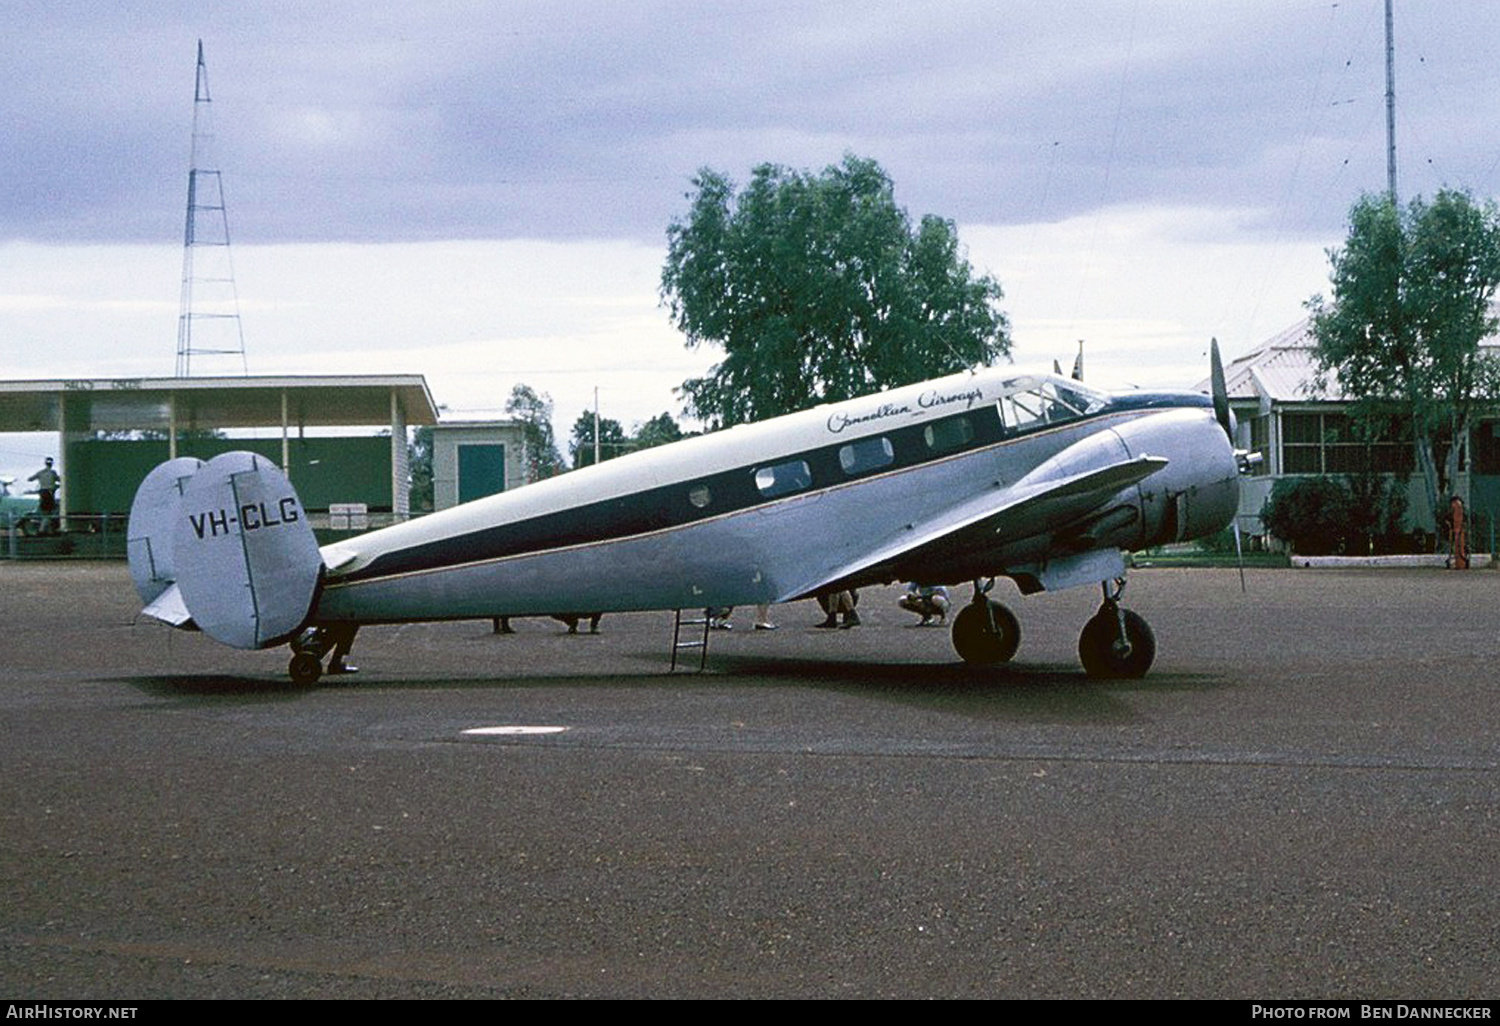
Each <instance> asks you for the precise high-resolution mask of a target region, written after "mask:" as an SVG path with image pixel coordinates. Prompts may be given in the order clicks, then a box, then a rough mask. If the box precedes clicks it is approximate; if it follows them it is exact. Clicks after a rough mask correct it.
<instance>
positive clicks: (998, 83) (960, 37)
mask: <svg viewBox="0 0 1500 1026" xmlns="http://www.w3.org/2000/svg"><path fill="white" fill-rule="evenodd" d="M0 11H3V13H4V15H5V18H4V23H5V25H6V31H5V33H4V34H3V36H0V110H3V116H4V124H5V126H6V133H5V142H4V145H3V146H0V379H13V378H54V377H84V376H87V377H113V376H147V375H169V374H171V373H172V371H173V366H174V354H175V346H176V332H177V321H178V312H179V292H180V286H181V279H182V256H183V251H182V238H183V227H184V208H185V202H186V182H187V169H188V163H189V148H190V141H191V129H192V122H193V113H194V103H193V86H194V61H195V56H196V46H197V41H198V40H199V39H200V38H201V39H202V40H203V43H204V47H205V53H206V58H207V67H208V77H209V88H210V95H211V97H212V103H211V104H209V105H206V108H205V107H204V105H200V110H204V112H205V113H208V114H209V127H211V128H212V130H213V138H212V141H211V144H210V145H209V146H208V147H207V152H206V153H205V154H204V156H203V159H202V160H200V166H204V167H209V168H212V169H216V170H219V171H220V172H221V173H222V174H221V178H222V182H223V187H224V192H225V198H226V200H227V207H228V218H229V223H230V230H231V233H232V239H233V246H232V248H231V252H232V254H233V258H234V271H235V279H236V283H237V287H238V294H239V303H240V311H241V323H242V325H243V329H244V337H245V344H246V350H247V357H248V363H249V369H250V372H251V373H254V374H274V373H332V372H340V371H349V372H398V373H421V374H425V375H426V376H427V378H428V380H429V382H430V384H431V386H432V390H433V392H434V395H435V396H436V398H437V400H438V401H439V402H440V403H443V404H446V405H448V406H449V407H450V408H451V409H452V411H453V412H452V415H453V416H462V417H477V416H486V415H494V414H497V413H498V408H499V406H500V405H501V404H502V403H503V401H504V398H505V396H506V395H507V394H508V393H509V391H510V389H511V386H512V385H514V384H515V383H516V382H518V381H524V382H527V383H529V384H531V385H533V386H534V387H536V388H537V389H539V390H541V391H546V392H549V393H550V394H551V395H552V396H553V398H554V399H555V400H556V402H557V408H558V410H557V413H558V416H557V420H558V427H559V431H560V433H566V431H567V429H568V426H569V425H570V424H571V422H572V420H573V419H574V417H575V416H576V415H577V413H578V412H579V411H580V410H581V409H582V408H583V407H584V406H585V405H588V404H590V403H591V402H592V395H593V390H594V389H595V388H596V387H597V388H598V389H599V392H600V396H601V403H602V405H603V408H604V412H605V414H606V415H611V416H615V417H617V418H618V419H620V420H622V421H623V422H625V424H626V425H627V427H628V426H629V425H630V424H631V423H632V422H635V421H640V420H644V419H646V418H647V417H649V416H651V415H653V414H655V413H658V412H661V411H663V410H669V411H671V412H673V413H674V414H676V413H677V412H678V411H679V404H678V401H677V399H676V397H675V396H674V395H673V394H672V391H671V389H672V387H673V386H674V385H676V384H678V383H679V382H681V381H682V379H683V378H685V377H687V376H689V375H693V374H697V373H701V372H702V371H703V370H704V369H705V368H706V367H707V366H708V364H710V363H711V362H712V361H713V359H714V354H713V353H711V352H693V351H689V350H686V349H685V348H684V347H683V345H682V340H681V337H680V336H679V335H678V334H677V333H676V332H675V331H674V330H673V329H672V327H671V325H670V324H669V323H668V320H667V315H666V312H665V310H664V309H663V308H662V307H661V306H660V302H659V296H658V282H659V277H660V270H661V264H662V258H663V255H664V248H665V230H666V227H667V225H668V224H669V223H670V221H671V220H672V219H673V218H674V217H678V216H681V215H683V214H684V213H685V212H686V210H687V200H686V198H685V196H686V193H687V191H688V190H689V188H690V179H691V177H692V175H693V174H694V172H695V171H696V170H698V169H699V168H701V167H705V166H706V167H712V168H715V169H717V170H721V171H724V172H726V173H728V174H729V175H730V176H731V177H732V178H734V179H736V180H737V181H741V182H743V181H745V180H746V179H748V177H749V174H750V171H751V169H752V168H753V167H754V166H755V165H757V164H759V163H763V162H775V163H780V164H784V165H788V166H792V167H797V168H806V169H814V170H816V169H821V168H822V167H825V166H827V165H829V164H832V163H837V162H838V161H839V160H840V159H842V157H843V155H844V154H845V153H855V154H858V155H860V156H864V157H871V158H874V159H875V160H877V161H879V162H880V163H881V164H882V165H883V166H884V167H885V168H886V170H887V171H888V172H889V174H890V175H891V177H892V178H893V179H894V181H895V184H896V197H897V201H898V202H899V203H900V204H901V205H902V206H903V207H905V208H906V209H907V210H908V212H909V213H910V214H911V216H912V217H913V219H916V218H919V217H920V216H922V215H923V214H928V213H932V214H937V215H940V216H942V217H946V218H950V219H952V220H953V221H955V222H956V223H957V225H958V227H959V232H960V237H961V238H962V240H963V241H964V243H965V244H966V246H967V248H968V252H969V257H970V259H971V261H972V262H973V263H974V265H975V267H976V268H977V269H978V270H980V271H983V272H987V273H990V274H993V275H994V276H995V277H996V278H998V279H999V281H1000V282H1001V285H1002V286H1003V287H1004V289H1005V292H1006V298H1005V301H1004V303H1003V306H1004V308H1005V309H1006V311H1007V312H1008V313H1009V315H1010V317H1011V320H1012V324H1013V329H1014V332H1013V334H1014V340H1015V358H1016V360H1017V363H1019V364H1033V365H1050V364H1051V362H1052V360H1053V359H1059V360H1061V361H1063V363H1064V365H1067V364H1068V363H1069V362H1070V361H1071V359H1072V356H1073V354H1074V353H1075V352H1076V348H1077V340H1078V339H1084V340H1086V352H1087V357H1086V359H1087V362H1088V368H1089V379H1090V380H1091V381H1094V382H1096V383H1098V384H1101V385H1104V386H1107V387H1119V386H1124V385H1128V384H1140V385H1149V386H1174V385H1183V386H1186V385H1191V384H1192V383H1194V382H1195V381H1196V380H1198V379H1199V378H1201V377H1202V376H1203V368H1204V367H1205V366H1206V357H1205V356H1204V354H1205V352H1206V348H1207V342H1208V339H1209V337H1210V336H1218V337H1219V339H1220V340H1221V342H1222V343H1223V344H1224V347H1225V350H1226V354H1227V355H1230V356H1234V355H1238V354H1240V353H1243V352H1246V351H1248V350H1250V349H1252V348H1254V347H1255V346H1256V345H1257V344H1259V343H1260V342H1262V341H1264V340H1265V339H1266V338H1267V337H1269V336H1270V335H1272V334H1274V333H1275V332H1276V331H1278V330H1280V329H1282V328H1284V327H1286V326H1287V325H1289V324H1291V323H1292V322H1294V321H1296V320H1297V319H1298V318H1300V317H1301V316H1302V314H1303V310H1302V306H1301V304H1302V303H1303V302H1304V301H1305V300H1306V299H1307V298H1308V297H1309V296H1311V295H1312V294H1314V293H1316V292H1319V291H1322V290H1324V289H1325V288H1326V270H1327V259H1326V256H1325V250H1326V249H1327V248H1329V247H1332V246H1337V245H1339V244H1340V243H1341V242H1342V240H1343V238H1344V233H1345V217H1346V215H1347V212H1348V210H1349V207H1350V206H1351V205H1352V204H1353V202H1354V201H1355V200H1356V199H1357V198H1358V197H1359V196H1360V194H1361V193H1363V192H1377V191H1380V190H1383V189H1384V188H1385V184H1386V151H1385V99H1384V96H1385V67H1384V25H1383V17H1384V14H1383V2H1382V0H1340V2H1338V3H1331V2H1326V0H1322V2H1315V0H1214V2H1200V0H1180V2H1168V0H1136V2H1128V0H1074V2H1065V3H1057V2H1048V3H1041V2H1006V0H974V2H966V0H948V2H944V0H926V2H923V3H912V2H909V0H908V2H884V0H857V2H844V0H826V2H818V0H733V2H713V0H614V2H609V3H600V2H598V0H593V2H586V3H585V2H574V0H534V2H533V0H492V2H473V3H457V2H449V3H441V2H434V3H410V2H400V3H382V2H374V3H372V2H362V3H358V4H355V3H317V2H295V3H294V2H286V3H269V2H254V0H241V2H235V3H217V2H213V0H194V2H191V3H177V2H163V0H152V2H150V3H146V2H124V3H120V2H116V3H104V2H102V0H95V2H91V3H82V2H69V0H0ZM1496 14H1497V11H1496V8H1495V6H1494V5H1492V4H1487V3H1480V2H1477V0H1472V2H1471V0H1454V2H1449V3H1444V4H1432V3H1421V4H1418V3H1414V2H1411V0H1396V16H1395V23H1396V38H1397V71H1396V93H1397V105H1398V113H1397V120H1398V125H1397V147H1398V155H1399V163H1400V190H1401V193H1402V195H1403V197H1410V196H1412V195H1416V194H1421V195H1428V196H1430V195H1431V194H1432V193H1433V192H1435V191H1436V190H1437V189H1439V188H1442V187H1445V186H1453V187H1458V188H1464V189H1468V190H1470V191H1471V192H1473V193H1474V194H1475V195H1476V196H1479V197H1483V198H1488V197H1491V196H1493V195H1494V194H1495V192H1496V178H1497V174H1500V119H1497V118H1496V117H1495V116H1494V112H1495V110H1496V109H1497V100H1500V88H1497V86H1500V63H1497V62H1496V60H1495V55H1496V54H1497V53H1500V18H1497V17H1496ZM196 369H198V370H200V371H201V372H203V373H213V372H215V371H221V372H225V371H236V370H238V367H237V365H235V366H229V365H226V364H219V365H216V364H214V363H212V362H211V361H209V362H205V361H200V362H199V364H198V365H197V368H196ZM36 455H39V453H37V452H36V451H34V449H33V448H32V447H31V446H29V445H28V444H26V443H17V442H11V443H5V442H4V441H3V440H0V468H10V467H13V466H17V465H19V466H29V462H30V460H31V459H32V457H33V456H36ZM27 472H28V473H29V472H30V471H29V469H28V470H27Z"/></svg>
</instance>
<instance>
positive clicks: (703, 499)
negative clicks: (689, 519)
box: [688, 485, 714, 509]
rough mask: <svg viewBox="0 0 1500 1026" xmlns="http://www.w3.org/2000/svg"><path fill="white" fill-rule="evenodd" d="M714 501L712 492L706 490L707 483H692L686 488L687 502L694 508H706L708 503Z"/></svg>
mask: <svg viewBox="0 0 1500 1026" xmlns="http://www.w3.org/2000/svg"><path fill="white" fill-rule="evenodd" d="M713 501H714V493H713V492H711V491H709V490H708V485H694V486H693V487H692V488H689V489H688V502H691V503H692V504H693V508H695V509H707V508H708V504H709V503H710V502H713Z"/></svg>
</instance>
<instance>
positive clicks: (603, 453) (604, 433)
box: [568, 410, 631, 470]
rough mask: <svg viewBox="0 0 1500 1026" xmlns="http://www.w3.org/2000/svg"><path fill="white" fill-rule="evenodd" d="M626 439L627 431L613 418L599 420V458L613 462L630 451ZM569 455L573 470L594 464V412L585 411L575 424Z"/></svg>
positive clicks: (569, 443)
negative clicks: (571, 459) (571, 458)
mask: <svg viewBox="0 0 1500 1026" xmlns="http://www.w3.org/2000/svg"><path fill="white" fill-rule="evenodd" d="M630 448H631V447H630V443H629V442H628V441H627V440H626V438H625V429H624V428H622V427H621V426H620V422H619V421H618V420H615V419H614V418H613V417H600V418H599V458H600V459H601V460H612V459H614V458H615V457H616V456H623V455H624V454H625V453H627V452H629V451H630ZM568 455H570V456H571V457H573V469H575V470H576V469H578V468H579V467H586V466H588V465H589V464H591V463H593V462H594V411H593V410H584V411H583V412H582V413H580V414H579V415H578V419H577V420H575V421H574V422H573V437H572V438H570V439H569V440H568Z"/></svg>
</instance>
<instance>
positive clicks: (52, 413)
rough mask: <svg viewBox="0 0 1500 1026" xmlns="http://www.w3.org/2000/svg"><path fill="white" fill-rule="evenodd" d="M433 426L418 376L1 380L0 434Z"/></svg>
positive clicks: (433, 411)
mask: <svg viewBox="0 0 1500 1026" xmlns="http://www.w3.org/2000/svg"><path fill="white" fill-rule="evenodd" d="M393 404H395V406H396V407H397V408H398V409H399V419H400V420H401V421H402V422H404V423H405V424H409V425H417V424H435V423H437V419H438V411H437V405H436V404H435V403H434V402H433V399H432V393H431V392H430V391H428V388H427V381H426V379H425V378H423V377H422V375H420V374H397V375H323V376H314V377H236V378H85V379H73V380H46V381H0V431H63V430H66V431H68V432H70V433H72V432H88V431H142V430H161V431H165V430H167V429H168V428H169V427H171V426H173V425H174V424H175V426H176V428H177V430H178V431H212V430H228V429H233V428H259V427H275V428H281V427H287V428H299V429H300V428H309V427H385V426H388V425H390V424H391V423H392V414H393Z"/></svg>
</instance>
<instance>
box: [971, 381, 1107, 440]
mask: <svg viewBox="0 0 1500 1026" xmlns="http://www.w3.org/2000/svg"><path fill="white" fill-rule="evenodd" d="M1012 384H1014V385H1017V386H1022V385H1029V386H1030V387H1020V388H1018V389H1017V390H1016V391H1014V392H1012V393H1011V394H1009V395H1007V396H1004V397H1003V398H1001V399H1000V401H999V403H998V404H997V405H998V406H999V408H1000V419H1001V420H1002V421H1003V422H1004V423H1005V426H1006V427H1008V428H1010V429H1011V430H1013V431H1025V430H1027V429H1029V428H1035V427H1042V426H1045V425H1049V424H1063V423H1066V422H1067V421H1070V420H1077V419H1078V418H1080V417H1084V416H1087V415H1088V414H1090V413H1094V412H1096V411H1098V410H1100V409H1103V407H1104V404H1105V398H1104V396H1102V395H1100V394H1099V393H1097V392H1095V391H1093V390H1092V389H1087V388H1083V387H1082V386H1079V385H1075V384H1072V383H1067V384H1065V383H1063V382H1060V381H1051V380H1047V379H1030V380H1025V379H1017V380H1016V381H1015V382H1013V383H1012Z"/></svg>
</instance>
